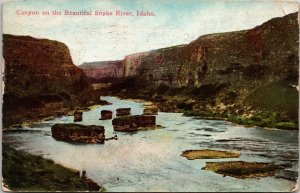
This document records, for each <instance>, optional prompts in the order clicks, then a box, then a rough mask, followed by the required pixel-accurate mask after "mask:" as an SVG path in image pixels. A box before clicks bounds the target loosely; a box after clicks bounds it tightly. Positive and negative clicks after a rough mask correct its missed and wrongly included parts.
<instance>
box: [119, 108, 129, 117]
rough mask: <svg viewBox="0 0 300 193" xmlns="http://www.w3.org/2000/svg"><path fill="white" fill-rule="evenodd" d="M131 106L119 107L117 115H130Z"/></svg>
mask: <svg viewBox="0 0 300 193" xmlns="http://www.w3.org/2000/svg"><path fill="white" fill-rule="evenodd" d="M130 111H131V108H119V109H117V116H126V115H130Z"/></svg>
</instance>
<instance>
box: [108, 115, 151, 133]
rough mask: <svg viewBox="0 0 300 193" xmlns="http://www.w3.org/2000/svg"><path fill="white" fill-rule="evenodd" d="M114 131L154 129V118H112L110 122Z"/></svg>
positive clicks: (136, 116) (142, 116)
mask: <svg viewBox="0 0 300 193" xmlns="http://www.w3.org/2000/svg"><path fill="white" fill-rule="evenodd" d="M112 124H113V126H114V130H115V131H138V130H148V129H153V128H155V127H156V117H155V116H145V115H133V116H123V117H117V118H114V119H113V121H112Z"/></svg>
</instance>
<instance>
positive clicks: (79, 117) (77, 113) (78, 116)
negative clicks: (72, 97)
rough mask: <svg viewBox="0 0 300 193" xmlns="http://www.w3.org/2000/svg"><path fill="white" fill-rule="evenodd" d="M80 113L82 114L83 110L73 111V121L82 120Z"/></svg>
mask: <svg viewBox="0 0 300 193" xmlns="http://www.w3.org/2000/svg"><path fill="white" fill-rule="evenodd" d="M82 114H83V112H81V111H75V113H74V122H80V121H82Z"/></svg>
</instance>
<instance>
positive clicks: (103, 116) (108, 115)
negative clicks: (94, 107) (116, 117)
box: [100, 110, 113, 120]
mask: <svg viewBox="0 0 300 193" xmlns="http://www.w3.org/2000/svg"><path fill="white" fill-rule="evenodd" d="M112 115H113V112H112V111H109V110H102V111H101V118H100V120H107V119H112Z"/></svg>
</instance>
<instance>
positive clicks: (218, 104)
mask: <svg viewBox="0 0 300 193" xmlns="http://www.w3.org/2000/svg"><path fill="white" fill-rule="evenodd" d="M291 83H292V81H290V80H281V81H274V82H272V83H269V84H266V85H262V86H258V87H257V88H247V89H248V90H246V91H245V90H244V91H242V90H241V89H239V88H234V87H232V86H230V84H224V83H223V84H206V85H205V84H204V85H201V86H199V87H188V86H181V87H178V86H177V87H175V86H169V85H165V84H160V85H154V84H149V83H147V82H145V81H138V80H137V79H135V78H126V79H124V80H120V81H117V82H114V83H113V84H112V86H110V87H107V88H105V89H102V90H101V93H102V94H106V95H115V96H119V97H121V98H131V99H144V100H148V101H152V102H153V103H154V104H155V105H156V106H158V107H159V109H160V111H163V112H181V113H184V115H185V116H194V117H199V118H203V119H222V120H227V121H230V122H233V123H237V124H241V125H246V126H260V127H270V128H279V129H288V130H293V129H294V130H296V129H298V127H299V125H298V101H299V99H298V97H299V93H298V91H297V90H296V89H295V88H294V87H292V86H291Z"/></svg>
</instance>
